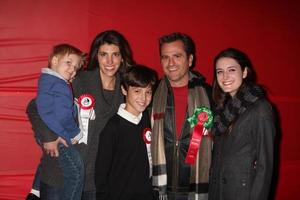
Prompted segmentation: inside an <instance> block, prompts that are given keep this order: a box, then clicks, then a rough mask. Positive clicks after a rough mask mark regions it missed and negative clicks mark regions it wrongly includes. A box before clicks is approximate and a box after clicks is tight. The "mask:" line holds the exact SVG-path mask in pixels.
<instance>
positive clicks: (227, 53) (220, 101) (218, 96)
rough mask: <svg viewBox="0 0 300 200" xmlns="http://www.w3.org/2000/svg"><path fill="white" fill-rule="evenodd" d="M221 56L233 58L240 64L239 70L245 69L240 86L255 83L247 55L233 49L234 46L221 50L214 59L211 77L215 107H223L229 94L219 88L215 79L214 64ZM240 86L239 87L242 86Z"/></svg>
mask: <svg viewBox="0 0 300 200" xmlns="http://www.w3.org/2000/svg"><path fill="white" fill-rule="evenodd" d="M221 58H232V59H234V60H235V61H236V62H237V63H238V64H239V65H240V66H241V70H242V71H244V70H245V69H246V70H247V77H246V78H244V79H243V82H242V86H249V85H255V84H256V74H255V71H254V69H253V66H252V63H251V60H250V59H249V57H248V56H247V55H246V54H245V53H244V52H242V51H240V50H238V49H235V48H228V49H225V50H223V51H221V52H220V53H219V54H218V55H217V56H216V57H215V59H214V63H213V64H214V78H213V85H212V87H213V92H212V96H213V100H214V102H215V103H216V105H217V107H220V106H221V107H223V105H224V103H225V101H226V99H228V98H229V94H228V93H225V92H223V90H222V89H221V88H220V86H219V84H218V81H217V71H216V67H217V66H216V64H217V62H218V60H219V59H221ZM242 86H241V87H242Z"/></svg>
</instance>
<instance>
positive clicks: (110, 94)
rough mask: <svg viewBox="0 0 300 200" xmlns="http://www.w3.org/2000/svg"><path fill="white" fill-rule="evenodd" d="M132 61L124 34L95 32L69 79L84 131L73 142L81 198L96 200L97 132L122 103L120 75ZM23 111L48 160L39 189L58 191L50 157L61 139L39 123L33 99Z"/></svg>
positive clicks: (60, 179) (57, 177)
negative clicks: (81, 169)
mask: <svg viewBox="0 0 300 200" xmlns="http://www.w3.org/2000/svg"><path fill="white" fill-rule="evenodd" d="M132 64H134V61H133V59H132V52H131V49H130V47H129V44H128V42H127V40H126V39H125V38H124V36H123V35H121V34H120V33H118V32H117V31H114V30H109V31H105V32H102V33H100V34H99V35H97V36H96V38H95V39H94V41H93V43H92V45H91V49H90V52H89V60H88V66H87V70H84V71H81V72H79V73H78V76H77V77H76V79H75V80H74V81H73V90H74V97H75V98H77V99H78V104H79V112H78V114H79V115H80V120H79V121H80V122H81V126H82V127H81V128H83V129H84V130H85V134H84V137H83V139H82V140H80V141H79V144H77V145H75V147H76V148H77V149H78V151H79V153H80V155H81V157H82V159H83V160H84V163H85V183H84V189H83V194H82V199H83V200H95V199H96V187H95V181H94V178H95V177H94V176H95V175H94V174H95V162H96V154H97V150H98V138H99V134H100V133H101V131H102V129H103V128H104V126H105V124H106V122H107V121H108V119H109V118H110V117H112V116H113V115H114V114H115V113H116V112H117V111H118V108H119V105H120V104H121V103H123V102H124V96H123V94H122V92H121V80H120V74H121V72H122V71H124V70H125V69H126V68H127V67H129V66H130V65H132ZM27 113H28V116H29V119H30V121H31V124H32V127H33V130H34V131H35V132H36V130H39V131H40V132H41V133H43V135H44V136H43V138H44V140H42V142H43V146H44V150H45V153H46V154H47V155H45V159H46V160H48V162H49V163H51V164H49V165H47V166H51V167H49V168H45V167H42V169H41V174H40V178H41V183H43V184H41V188H40V189H41V190H43V189H44V190H48V189H49V188H51V189H53V188H54V192H57V193H59V188H60V187H61V185H62V183H63V177H62V175H61V172H60V171H59V168H58V167H57V162H56V159H55V158H53V156H54V157H55V156H59V155H58V153H57V152H58V151H57V145H58V143H61V142H62V141H61V140H60V139H59V138H57V137H54V136H53V134H52V133H51V132H50V131H49V130H48V129H47V126H45V125H44V124H43V123H42V121H41V120H40V118H39V116H38V114H37V112H36V105H35V102H34V101H32V102H31V103H30V104H29V105H28V108H27ZM51 193H53V191H52V192H51ZM58 199H59V195H58Z"/></svg>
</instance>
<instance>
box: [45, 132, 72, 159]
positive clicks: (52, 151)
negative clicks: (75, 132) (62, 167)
mask: <svg viewBox="0 0 300 200" xmlns="http://www.w3.org/2000/svg"><path fill="white" fill-rule="evenodd" d="M59 143H61V144H63V145H65V146H66V147H68V144H67V142H66V141H65V140H64V139H63V138H61V137H58V138H57V139H56V140H55V141H53V142H45V143H44V144H43V147H44V150H45V152H46V154H49V155H50V156H51V157H58V156H59V153H58V144H59Z"/></svg>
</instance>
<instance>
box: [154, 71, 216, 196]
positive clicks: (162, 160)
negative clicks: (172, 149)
mask: <svg viewBox="0 0 300 200" xmlns="http://www.w3.org/2000/svg"><path fill="white" fill-rule="evenodd" d="M201 83H202V80H201V79H199V77H197V76H195V75H194V74H192V73H190V81H189V91H188V114H189V116H191V115H192V114H193V112H194V110H195V108H197V107H198V106H206V107H208V108H209V107H210V105H209V98H208V96H207V94H206V91H205V89H204V88H203V87H202V86H201ZM168 90H171V88H170V85H169V82H168V80H167V78H166V77H164V78H163V79H162V80H161V82H160V84H159V86H158V88H157V90H156V92H155V95H154V98H153V107H152V115H151V123H152V141H151V153H152V161H153V186H154V188H155V189H156V190H158V191H159V199H160V200H165V199H167V198H168V197H167V176H168V174H167V170H166V157H165V147H164V145H165V144H164V132H163V130H164V113H165V108H166V104H167V98H168V97H167V94H168ZM192 133H193V129H192V128H191V129H190V134H192ZM211 148H212V140H211V138H210V137H203V138H202V142H201V147H200V149H199V152H198V154H197V159H196V162H195V164H194V165H192V166H191V176H190V194H189V199H193V200H194V199H195V200H200V199H201V200H202V199H207V197H208V195H207V192H208V182H209V180H208V178H209V168H210V163H211ZM203 186H204V187H203Z"/></svg>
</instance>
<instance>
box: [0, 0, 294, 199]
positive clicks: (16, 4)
mask: <svg viewBox="0 0 300 200" xmlns="http://www.w3.org/2000/svg"><path fill="white" fill-rule="evenodd" d="M299 13H300V3H298V1H297V0H288V1H284V0H278V1H273V2H268V1H259V0H251V1H250V0H246V1H240V0H232V1H225V0H219V1H211V2H208V1H204V0H177V1H174V0H164V1H158V0H153V1H137V0H131V1H127V0H77V1H71V0H60V1H58V0H51V1H50V0H43V1H39V0H26V1H19V0H1V1H0V125H1V131H0V138H1V139H0V199H1V200H17V199H24V197H25V195H26V193H27V192H28V191H29V190H30V187H31V182H32V178H33V175H34V172H35V168H36V166H37V164H38V162H39V159H40V155H41V150H40V149H39V147H38V145H37V144H36V143H35V141H34V138H33V134H32V130H31V126H30V124H29V122H28V119H27V117H26V114H25V109H26V106H27V103H28V102H29V100H30V99H31V98H33V97H34V96H35V95H36V86H37V78H38V76H39V73H40V68H41V67H45V66H46V65H47V56H48V54H49V53H50V51H51V48H52V46H53V45H55V44H58V43H62V42H67V43H71V44H73V45H75V46H77V47H79V48H81V49H82V50H84V51H86V52H87V51H88V50H89V45H90V43H91V41H92V40H93V38H94V37H95V36H96V34H97V33H99V32H101V31H104V30H107V29H116V30H118V31H120V32H121V33H123V34H124V35H125V37H127V38H128V40H129V42H130V44H131V46H132V49H133V52H134V58H135V59H136V61H137V62H139V63H142V64H145V65H148V66H150V67H152V68H154V69H156V70H157V71H158V72H159V74H160V75H162V70H161V68H160V64H159V54H158V38H159V37H160V36H161V35H163V34H168V33H171V32H174V31H179V32H184V33H187V34H189V35H190V36H191V37H192V38H193V39H194V40H195V43H196V46H197V63H196V66H197V67H196V69H197V70H199V71H200V72H201V73H202V74H204V75H205V76H206V77H207V79H208V81H209V82H211V80H212V59H213V57H214V55H216V54H217V53H218V52H219V51H221V50H222V49H224V48H227V47H236V48H239V49H241V50H243V51H245V52H246V53H248V55H249V56H250V58H252V61H253V64H254V66H255V68H256V71H257V74H258V78H259V82H260V83H262V84H263V85H264V86H265V87H266V88H267V90H268V92H269V95H270V98H271V100H272V102H273V103H274V105H275V106H276V108H277V111H278V116H279V119H280V121H279V122H278V127H279V128H280V130H281V131H280V132H279V134H278V139H277V142H276V152H277V154H276V167H275V172H276V173H275V180H277V182H274V183H275V186H276V185H277V187H273V188H276V192H275V197H276V199H300V194H299V192H297V191H298V188H300V187H299V186H300V184H299V179H300V174H299V171H300V155H299V152H300V145H299V142H298V139H300V136H299V135H300V131H299V128H298V126H297V124H298V123H299V117H298V113H300V106H299V103H300V90H299V85H300V84H299V77H298V75H299V74H300V67H298V59H299V57H298V55H299V53H300V45H299V41H300V37H299V35H300V26H299V25H300V24H299V23H300V17H299V16H300V15H299ZM276 183H277V184H276Z"/></svg>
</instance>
